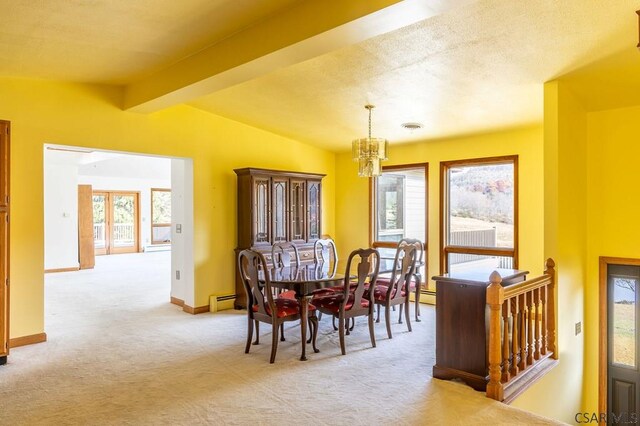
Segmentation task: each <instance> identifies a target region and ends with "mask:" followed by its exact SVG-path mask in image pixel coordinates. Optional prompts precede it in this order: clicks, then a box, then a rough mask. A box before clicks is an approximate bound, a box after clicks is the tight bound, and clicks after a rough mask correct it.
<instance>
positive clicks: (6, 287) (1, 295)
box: [0, 120, 11, 365]
mask: <svg viewBox="0 0 640 426" xmlns="http://www.w3.org/2000/svg"><path fill="white" fill-rule="evenodd" d="M0 124H1V126H0V162H1V163H2V175H1V176H0V185H2V188H1V189H0V195H2V196H4V197H5V199H4V200H0V206H1V208H0V210H2V211H3V212H4V213H5V214H6V223H5V229H4V233H5V235H2V236H0V244H1V245H2V246H3V247H2V250H0V252H2V253H4V259H0V260H4V265H2V266H1V267H0V272H1V273H2V276H0V365H1V364H4V363H5V362H6V360H7V357H8V356H9V351H10V348H9V341H10V337H11V336H10V334H11V330H10V324H9V323H10V315H9V310H10V301H11V299H10V275H11V274H10V270H9V267H10V251H11V250H10V249H11V244H10V234H11V232H10V228H11V223H10V215H11V199H10V192H11V185H10V183H11V182H10V181H11V173H10V166H11V161H10V160H11V122H10V121H7V120H0ZM5 129H6V130H5Z"/></svg>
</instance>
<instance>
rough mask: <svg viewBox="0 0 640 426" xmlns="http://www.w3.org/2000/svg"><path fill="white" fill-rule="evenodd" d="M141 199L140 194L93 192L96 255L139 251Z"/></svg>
mask: <svg viewBox="0 0 640 426" xmlns="http://www.w3.org/2000/svg"><path fill="white" fill-rule="evenodd" d="M139 198H140V195H139V193H137V192H120V191H93V241H94V245H95V251H96V255H102V254H116V253H136V252H138V251H139V249H140V235H139V233H140V231H139V224H138V222H139V220H138V216H139V210H140V209H139Z"/></svg>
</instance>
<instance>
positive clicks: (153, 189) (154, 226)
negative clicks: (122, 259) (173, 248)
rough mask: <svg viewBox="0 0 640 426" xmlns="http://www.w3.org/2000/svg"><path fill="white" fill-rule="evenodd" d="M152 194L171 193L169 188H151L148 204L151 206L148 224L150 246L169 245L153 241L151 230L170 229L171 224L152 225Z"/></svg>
mask: <svg viewBox="0 0 640 426" xmlns="http://www.w3.org/2000/svg"><path fill="white" fill-rule="evenodd" d="M154 192H169V193H171V188H151V191H150V200H149V201H151V202H150V204H151V220H150V221H149V222H151V245H152V246H155V245H163V244H171V243H167V242H165V241H156V240H154V239H153V229H154V228H167V227H169V228H170V227H171V223H153V193H154Z"/></svg>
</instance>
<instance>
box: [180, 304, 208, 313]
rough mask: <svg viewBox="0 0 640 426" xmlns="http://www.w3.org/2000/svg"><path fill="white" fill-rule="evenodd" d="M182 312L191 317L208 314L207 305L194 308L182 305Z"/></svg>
mask: <svg viewBox="0 0 640 426" xmlns="http://www.w3.org/2000/svg"><path fill="white" fill-rule="evenodd" d="M182 310H183V311H185V312H186V313H188V314H191V315H198V314H204V313H205V312H209V305H205V306H196V307H195V308H194V307H192V306H189V305H183V306H182Z"/></svg>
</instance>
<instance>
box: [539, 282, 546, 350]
mask: <svg viewBox="0 0 640 426" xmlns="http://www.w3.org/2000/svg"><path fill="white" fill-rule="evenodd" d="M540 305H541V310H542V312H541V315H542V325H541V329H542V342H541V348H540V353H541V354H542V355H546V354H547V286H544V287H541V288H540Z"/></svg>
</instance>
